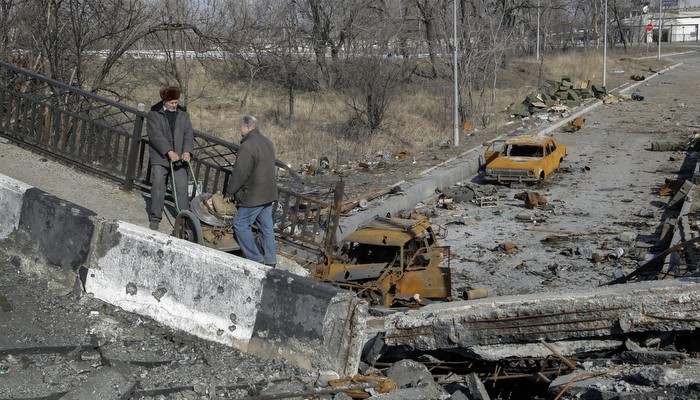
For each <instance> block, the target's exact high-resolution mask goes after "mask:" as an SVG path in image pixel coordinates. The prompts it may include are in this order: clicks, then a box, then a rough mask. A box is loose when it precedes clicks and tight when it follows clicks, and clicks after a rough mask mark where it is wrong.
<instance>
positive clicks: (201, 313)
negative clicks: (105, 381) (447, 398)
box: [0, 175, 367, 376]
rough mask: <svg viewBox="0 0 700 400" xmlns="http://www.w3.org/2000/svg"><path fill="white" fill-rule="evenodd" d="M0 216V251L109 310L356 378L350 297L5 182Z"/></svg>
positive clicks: (356, 309)
mask: <svg viewBox="0 0 700 400" xmlns="http://www.w3.org/2000/svg"><path fill="white" fill-rule="evenodd" d="M0 207H1V209H2V211H3V215H4V216H5V218H3V219H2V220H0V235H1V236H0V243H1V244H2V245H3V246H4V247H5V248H6V249H8V250H12V249H15V250H16V251H17V252H23V253H27V252H28V251H29V247H31V248H32V251H35V252H38V254H35V255H34V256H38V258H39V259H43V260H46V261H47V263H48V264H49V265H50V266H52V267H58V269H60V270H61V271H62V272H63V273H65V274H72V275H73V276H77V275H80V276H81V277H82V279H83V284H84V287H85V290H86V292H88V293H91V294H93V295H94V296H95V297H96V298H99V299H101V300H103V301H105V302H107V303H110V304H113V305H115V306H118V307H120V308H122V309H124V310H126V311H130V312H134V313H138V314H140V315H144V316H148V317H150V318H153V319H154V320H156V321H158V322H160V323H162V324H165V325H167V326H170V327H172V328H175V329H178V330H181V331H184V332H187V333H189V334H193V335H196V336H198V337H200V338H203V339H206V340H211V341H215V342H220V343H224V344H227V345H230V346H233V347H236V348H238V349H240V350H242V351H245V352H250V353H253V354H256V355H259V356H262V357H267V358H272V359H286V360H289V362H290V363H292V364H294V365H297V366H300V367H302V368H306V369H309V370H315V369H326V370H328V369H330V370H334V371H336V372H338V373H339V374H340V375H341V376H344V375H347V374H355V373H356V371H357V369H358V366H359V360H360V354H361V351H362V346H363V345H364V342H365V338H364V335H365V317H366V315H367V306H366V304H365V303H364V302H361V301H359V299H358V298H357V297H356V296H355V295H354V294H352V293H350V292H347V291H345V290H340V289H337V288H335V287H334V286H331V285H327V284H324V283H320V282H316V281H313V280H310V279H308V278H303V277H300V276H297V275H293V274H291V273H288V272H285V271H280V270H275V269H270V268H268V267H266V266H264V265H261V264H258V263H254V262H251V261H249V260H245V259H242V258H240V257H236V256H233V255H230V254H227V253H224V252H221V251H218V250H214V249H210V248H208V247H204V246H197V245H194V244H192V243H189V242H187V241H183V240H180V239H177V238H174V237H171V236H168V235H165V234H163V233H160V232H156V231H151V230H148V229H145V228H141V227H139V226H136V225H133V224H130V223H126V222H122V221H106V220H103V219H100V218H99V217H98V216H96V215H95V213H93V212H92V211H90V210H87V209H85V208H82V207H79V206H76V205H75V204H72V203H69V202H66V201H64V200H61V199H59V198H56V197H54V196H52V195H50V194H48V193H45V192H43V191H41V190H39V189H36V188H32V187H31V186H28V185H25V184H23V183H21V182H18V181H15V180H13V179H12V178H9V177H6V176H4V175H0ZM26 238H30V240H29V241H27V240H26ZM28 242H30V243H28ZM30 245H31V246H30ZM338 355H340V356H338Z"/></svg>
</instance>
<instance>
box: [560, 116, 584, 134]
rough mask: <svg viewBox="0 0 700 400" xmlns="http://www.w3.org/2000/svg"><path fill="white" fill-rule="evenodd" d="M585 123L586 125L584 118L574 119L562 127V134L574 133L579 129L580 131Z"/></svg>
mask: <svg viewBox="0 0 700 400" xmlns="http://www.w3.org/2000/svg"><path fill="white" fill-rule="evenodd" d="M585 123H586V119H585V118H581V117H579V118H574V119H573V120H572V121H571V122H569V124H568V125H566V126H565V127H564V132H569V133H571V132H576V131H578V130H579V129H581V128H582V127H583V125H584V124H585Z"/></svg>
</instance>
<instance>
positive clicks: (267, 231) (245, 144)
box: [226, 115, 277, 267]
mask: <svg viewBox="0 0 700 400" xmlns="http://www.w3.org/2000/svg"><path fill="white" fill-rule="evenodd" d="M257 124H258V121H257V120H256V119H255V117H252V116H250V115H246V116H245V117H243V119H242V120H241V136H242V137H241V147H240V148H239V149H238V154H237V156H236V162H235V163H234V165H233V172H232V173H231V179H230V181H229V183H228V188H227V191H226V193H227V195H228V196H233V197H234V198H235V201H236V202H237V204H236V205H237V206H238V211H237V212H236V216H235V217H234V219H233V230H234V232H235V234H236V240H237V241H238V244H239V246H241V252H242V253H243V257H245V258H247V259H249V260H253V261H257V262H259V263H264V264H266V265H270V266H273V267H274V266H275V264H276V263H277V256H276V254H275V231H274V225H273V224H274V223H273V220H272V205H273V203H274V202H275V201H277V178H276V174H275V172H276V166H275V149H274V146H273V145H272V142H271V141H270V139H268V138H266V137H265V136H263V135H262V133H260V131H259V130H258V127H257ZM229 201H230V200H229ZM253 223H256V225H257V227H258V230H259V241H260V249H259V248H258V246H257V245H256V243H255V239H254V236H253V231H252V228H251V227H252V225H253ZM260 250H262V253H261V251H260Z"/></svg>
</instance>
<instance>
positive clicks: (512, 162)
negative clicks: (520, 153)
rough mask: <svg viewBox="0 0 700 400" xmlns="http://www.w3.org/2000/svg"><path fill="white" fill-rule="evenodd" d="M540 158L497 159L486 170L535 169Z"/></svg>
mask: <svg viewBox="0 0 700 400" xmlns="http://www.w3.org/2000/svg"><path fill="white" fill-rule="evenodd" d="M541 162H542V158H535V157H507V158H506V157H498V158H496V159H494V160H493V161H491V162H490V163H489V164H488V166H487V167H486V168H496V169H498V168H506V169H507V168H518V169H523V168H530V167H531V168H535V167H536V166H537V165H538V164H539V163H541Z"/></svg>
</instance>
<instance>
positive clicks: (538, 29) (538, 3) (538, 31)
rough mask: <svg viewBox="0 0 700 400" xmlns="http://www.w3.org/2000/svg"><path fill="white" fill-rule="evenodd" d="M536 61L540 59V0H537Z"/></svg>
mask: <svg viewBox="0 0 700 400" xmlns="http://www.w3.org/2000/svg"><path fill="white" fill-rule="evenodd" d="M537 61H540V0H537Z"/></svg>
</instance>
